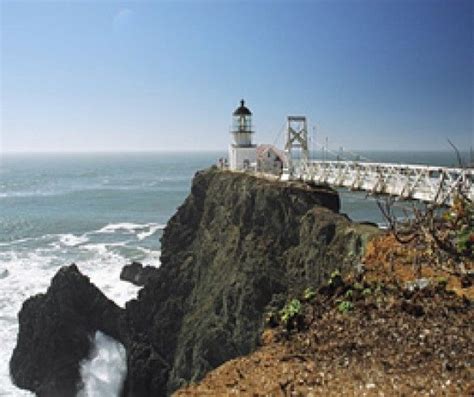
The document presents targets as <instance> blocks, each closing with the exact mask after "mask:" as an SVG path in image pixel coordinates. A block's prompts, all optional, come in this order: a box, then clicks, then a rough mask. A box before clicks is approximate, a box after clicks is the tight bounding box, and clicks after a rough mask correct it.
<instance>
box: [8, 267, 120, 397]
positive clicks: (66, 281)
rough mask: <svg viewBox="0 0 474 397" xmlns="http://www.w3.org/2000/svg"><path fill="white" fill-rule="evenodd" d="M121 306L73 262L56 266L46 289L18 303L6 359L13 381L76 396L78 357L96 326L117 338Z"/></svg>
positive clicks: (60, 396) (52, 395) (45, 392)
mask: <svg viewBox="0 0 474 397" xmlns="http://www.w3.org/2000/svg"><path fill="white" fill-rule="evenodd" d="M122 311H123V309H121V308H119V307H118V306H117V305H116V304H115V303H114V302H112V301H110V300H109V299H107V298H106V297H105V295H103V294H102V292H101V291H100V290H99V289H98V288H97V287H95V286H94V285H93V284H92V283H91V282H90V281H89V278H88V277H86V276H84V275H82V274H81V273H80V272H79V270H78V269H77V267H76V266H75V265H70V266H65V267H63V268H61V269H60V270H59V271H58V273H57V274H56V275H55V276H54V278H53V279H52V282H51V285H50V287H49V288H48V291H47V292H46V294H38V295H35V296H33V297H31V298H29V299H28V300H26V301H25V302H24V303H23V306H22V308H21V311H20V313H19V323H20V330H19V334H18V341H17V345H16V347H15V349H14V351H13V356H12V358H11V361H10V372H11V376H12V379H13V381H14V383H15V384H16V385H17V386H19V387H21V388H24V389H28V390H31V391H33V392H35V393H36V394H37V395H38V396H47V397H56V396H57V397H68V396H71V397H72V396H76V394H77V387H78V386H79V385H78V381H79V379H80V376H79V362H80V361H81V360H82V359H84V358H86V357H87V356H88V354H89V351H90V348H91V340H92V337H93V335H94V333H95V331H96V330H100V331H102V332H104V333H106V334H108V335H110V336H112V337H113V338H115V339H118V340H120V335H119V319H120V316H121V315H122Z"/></svg>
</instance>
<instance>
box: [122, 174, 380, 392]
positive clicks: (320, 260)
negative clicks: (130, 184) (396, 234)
mask: <svg viewBox="0 0 474 397" xmlns="http://www.w3.org/2000/svg"><path fill="white" fill-rule="evenodd" d="M339 205H340V204H339V197H338V194H337V193H336V192H335V191H334V190H332V189H330V188H326V187H322V186H315V185H308V184H305V183H302V182H291V183H281V182H273V181H269V180H265V179H262V178H255V177H253V176H250V175H248V174H243V173H232V172H226V171H218V170H215V169H210V170H207V171H203V172H199V173H197V174H196V176H195V178H194V180H193V184H192V188H191V193H190V195H189V196H188V198H187V199H186V201H185V202H184V204H183V205H181V206H180V207H179V209H178V211H177V212H176V214H175V215H174V216H173V217H172V218H171V219H170V221H169V222H168V224H167V226H166V228H165V229H164V233H163V237H162V247H161V249H162V254H161V266H160V268H159V269H157V273H156V277H154V278H153V279H151V280H150V281H149V282H148V283H147V284H146V285H145V287H144V288H143V289H142V290H141V291H140V292H139V296H138V299H137V300H133V301H131V302H129V303H127V306H126V317H125V323H126V328H127V330H128V336H127V341H126V346H127V353H128V371H129V372H128V381H127V384H128V395H129V396H134V397H136V396H151V395H165V394H169V393H171V392H172V391H173V390H176V389H177V388H178V387H180V386H182V385H183V384H185V383H187V382H189V381H195V380H198V379H200V378H202V376H203V375H205V374H206V373H207V372H208V371H209V370H211V369H213V368H215V367H217V366H218V365H220V364H222V363H223V362H225V361H227V360H229V359H232V358H234V357H236V356H239V355H244V354H247V353H249V352H250V351H252V350H254V349H255V348H256V347H257V345H258V340H259V335H260V332H261V329H262V325H263V313H264V312H265V310H266V309H268V307H269V305H272V304H276V303H277V302H280V303H281V301H284V300H285V299H286V297H288V296H291V295H292V294H296V293H297V291H301V289H302V288H304V287H308V286H313V287H318V286H319V284H320V283H321V282H322V281H324V280H325V279H327V277H328V276H329V275H330V274H331V272H332V271H334V270H335V269H339V270H344V269H347V268H349V267H351V266H353V265H355V264H357V263H359V261H360V256H361V254H362V251H363V247H364V243H365V240H366V239H367V238H368V237H369V236H370V235H373V234H374V233H376V232H377V229H376V228H374V227H371V226H368V225H357V224H353V223H351V222H350V220H349V219H348V218H347V217H346V216H344V215H341V214H338V213H337V212H338V210H339Z"/></svg>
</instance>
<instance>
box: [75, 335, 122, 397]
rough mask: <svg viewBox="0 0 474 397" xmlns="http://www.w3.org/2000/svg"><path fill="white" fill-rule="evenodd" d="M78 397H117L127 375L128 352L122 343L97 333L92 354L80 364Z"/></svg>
mask: <svg viewBox="0 0 474 397" xmlns="http://www.w3.org/2000/svg"><path fill="white" fill-rule="evenodd" d="M80 373H81V379H82V388H81V390H80V391H79V393H78V397H117V396H118V395H119V393H120V391H121V389H122V386H123V382H124V380H125V376H126V374H127V363H126V352H125V348H124V347H123V345H122V344H121V343H120V342H117V341H116V340H115V339H113V338H111V337H110V336H107V335H105V334H103V333H102V332H100V331H97V332H96V333H95V336H94V340H93V349H92V352H91V354H90V356H89V358H87V359H86V360H83V361H82V362H81V364H80Z"/></svg>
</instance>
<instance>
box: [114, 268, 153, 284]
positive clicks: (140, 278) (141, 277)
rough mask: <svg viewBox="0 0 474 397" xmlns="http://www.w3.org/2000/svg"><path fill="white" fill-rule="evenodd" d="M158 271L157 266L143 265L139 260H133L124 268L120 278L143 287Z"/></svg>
mask: <svg viewBox="0 0 474 397" xmlns="http://www.w3.org/2000/svg"><path fill="white" fill-rule="evenodd" d="M157 271H158V269H157V268H156V267H153V266H143V265H142V264H141V263H139V262H132V263H130V264H129V265H125V266H124V267H123V268H122V271H121V272H120V279H121V280H124V281H128V282H130V283H132V284H134V285H136V286H138V287H142V286H144V285H145V284H146V283H147V281H148V280H149V279H150V278H152V277H154V276H155V275H156V274H157Z"/></svg>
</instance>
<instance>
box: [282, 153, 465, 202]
mask: <svg viewBox="0 0 474 397" xmlns="http://www.w3.org/2000/svg"><path fill="white" fill-rule="evenodd" d="M293 177H296V178H300V179H304V180H312V181H315V182H318V183H327V184H329V185H332V186H336V187H337V186H340V187H346V188H348V189H353V190H363V191H367V192H369V193H374V194H388V195H393V196H399V197H401V198H405V199H416V200H422V201H427V202H435V201H436V202H437V203H445V204H452V202H453V199H454V196H455V195H456V194H458V192H462V193H463V194H464V195H466V196H467V197H468V198H469V199H470V200H474V169H472V168H468V169H462V168H449V167H434V166H423V165H411V164H393V163H367V162H352V161H309V162H308V163H306V164H302V165H301V166H300V167H295V170H294V172H293ZM282 178H283V179H288V178H290V175H289V174H288V173H284V174H283V176H282Z"/></svg>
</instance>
